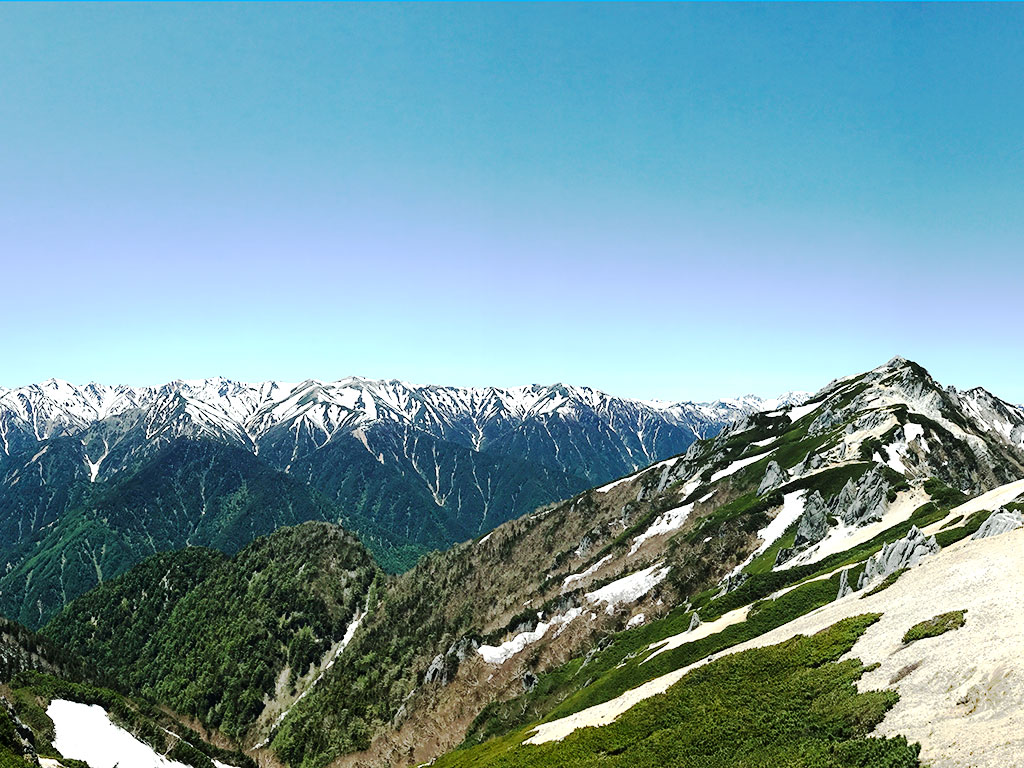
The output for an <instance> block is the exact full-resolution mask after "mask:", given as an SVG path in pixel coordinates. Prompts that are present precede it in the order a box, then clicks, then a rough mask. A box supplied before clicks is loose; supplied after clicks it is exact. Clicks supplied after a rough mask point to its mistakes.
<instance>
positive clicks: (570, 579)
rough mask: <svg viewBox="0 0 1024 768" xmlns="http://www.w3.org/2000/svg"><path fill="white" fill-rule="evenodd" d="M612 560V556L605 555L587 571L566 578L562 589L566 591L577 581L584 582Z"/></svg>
mask: <svg viewBox="0 0 1024 768" xmlns="http://www.w3.org/2000/svg"><path fill="white" fill-rule="evenodd" d="M611 559H612V556H611V555H605V556H604V557H602V558H601V559H600V560H598V561H597V562H596V563H594V564H593V565H592V566H590V567H589V568H587V569H586V570H585V571H581V572H580V573H573V574H571V575H569V576H566V577H565V581H563V582H562V588H563V589H564V588H565V587H567V586H569V585H570V584H574V583H576V582H577V581H582V580H583V579H585V578H587V576H589V575H590V574H592V573H594V571H596V570H597V569H598V568H600V567H601V566H602V565H604V564H605V563H607V562H608V561H609V560H611Z"/></svg>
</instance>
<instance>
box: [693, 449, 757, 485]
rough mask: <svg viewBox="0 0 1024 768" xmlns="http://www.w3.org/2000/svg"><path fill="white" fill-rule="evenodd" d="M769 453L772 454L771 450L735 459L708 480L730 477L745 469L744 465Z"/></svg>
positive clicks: (748, 464) (713, 480)
mask: <svg viewBox="0 0 1024 768" xmlns="http://www.w3.org/2000/svg"><path fill="white" fill-rule="evenodd" d="M769 454H771V451H766V452H765V453H759V454H757V455H756V456H748V457H747V458H745V459H737V460H736V461H734V462H733V463H732V464H730V465H729V466H728V467H726V468H725V469H720V470H719V471H718V472H715V474H713V475H712V476H711V480H709V481H708V482H711V483H714V482H717V481H719V480H721V479H722V478H723V477H728V476H729V475H734V474H736V473H737V472H739V471H740V470H741V469H743V468H744V467H749V466H750V465H751V464H754V463H756V462H758V461H760V460H761V459H763V458H764V457H765V456H768V455H769Z"/></svg>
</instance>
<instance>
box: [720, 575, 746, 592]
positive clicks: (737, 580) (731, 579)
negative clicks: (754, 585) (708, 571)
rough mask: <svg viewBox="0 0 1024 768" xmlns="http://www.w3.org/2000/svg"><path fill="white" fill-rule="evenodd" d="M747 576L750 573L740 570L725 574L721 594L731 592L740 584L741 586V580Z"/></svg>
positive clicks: (743, 580)
mask: <svg viewBox="0 0 1024 768" xmlns="http://www.w3.org/2000/svg"><path fill="white" fill-rule="evenodd" d="M749 578H750V574H749V573H743V572H742V571H741V572H740V573H735V574H730V575H728V576H726V577H725V589H724V590H723V592H722V594H728V593H729V592H733V591H735V590H737V589H739V588H740V586H742V584H743V582H745V581H746V580H747V579H749Z"/></svg>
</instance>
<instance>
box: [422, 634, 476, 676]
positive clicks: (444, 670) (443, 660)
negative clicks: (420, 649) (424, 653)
mask: <svg viewBox="0 0 1024 768" xmlns="http://www.w3.org/2000/svg"><path fill="white" fill-rule="evenodd" d="M479 647H480V644H479V643H478V642H477V641H476V640H472V639H470V638H468V637H464V638H462V639H461V640H456V641H455V642H454V643H452V644H451V646H450V647H449V648H448V651H447V652H446V653H439V654H437V656H435V657H434V659H433V661H431V662H430V666H429V667H427V671H426V672H424V673H423V682H424V683H426V684H427V685H431V684H434V683H436V684H437V685H447V684H448V681H449V680H451V679H452V678H453V677H454V676H455V672H456V670H458V668H459V664H461V663H462V662H463V661H465V660H466V658H467V657H468V656H470V655H472V654H473V653H474V652H475V651H476V649H477V648H479Z"/></svg>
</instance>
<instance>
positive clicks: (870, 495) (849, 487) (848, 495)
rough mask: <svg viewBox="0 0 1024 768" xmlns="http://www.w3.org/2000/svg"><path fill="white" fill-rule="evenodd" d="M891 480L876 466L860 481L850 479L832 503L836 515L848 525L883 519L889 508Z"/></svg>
mask: <svg viewBox="0 0 1024 768" xmlns="http://www.w3.org/2000/svg"><path fill="white" fill-rule="evenodd" d="M889 488H890V486H889V481H888V480H886V479H885V474H884V473H883V472H882V470H881V469H880V468H879V467H877V466H875V467H872V468H871V469H870V470H868V471H867V472H865V473H864V475H863V476H862V477H861V479H860V481H859V482H857V483H854V482H853V480H852V479H851V480H848V481H847V482H846V485H845V486H843V490H841V491H840V492H839V495H838V496H837V497H836V499H835V501H834V502H833V505H832V510H833V512H834V513H835V516H836V517H838V518H839V519H840V520H842V521H843V522H844V523H846V524H847V525H851V526H853V525H865V524H866V523H873V522H876V521H878V520H881V519H882V516H883V515H884V514H885V513H886V511H888V509H889V499H888V494H889Z"/></svg>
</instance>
